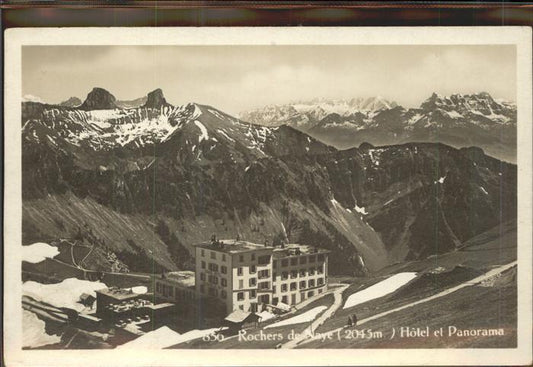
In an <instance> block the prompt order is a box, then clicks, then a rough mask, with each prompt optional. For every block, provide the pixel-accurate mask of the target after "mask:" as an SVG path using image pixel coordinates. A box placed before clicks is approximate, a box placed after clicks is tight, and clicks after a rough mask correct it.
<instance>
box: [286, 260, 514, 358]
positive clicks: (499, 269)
mask: <svg viewBox="0 0 533 367" xmlns="http://www.w3.org/2000/svg"><path fill="white" fill-rule="evenodd" d="M516 264H517V261H516V260H515V261H513V262H510V263H508V264H505V265H502V266H499V267H497V268H493V269H491V270H489V271H488V272H486V273H485V274H482V275H480V276H478V277H476V278H474V279H470V280H468V281H466V282H464V283H461V284H459V285H457V286H455V287H452V288H448V289H446V290H444V291H442V292H439V293H437V294H434V295H432V296H429V297H427V298H423V299H420V300H418V301H414V302H411V303H408V304H406V305H403V306H400V307H397V308H394V309H392V310H388V311H384V312H381V313H378V314H376V315H373V316H370V317H367V318H366V319H362V320H359V321H358V323H357V326H359V325H362V324H364V323H367V322H369V321H372V320H375V319H379V318H381V317H384V316H387V315H389V314H391V313H394V312H398V311H402V310H404V309H406V308H409V307H413V306H416V305H418V304H421V303H425V302H429V301H432V300H434V299H437V298H440V297H444V296H446V295H448V294H450V293H453V292H456V291H458V290H460V289H463V288H466V287H469V286H472V285H476V284H479V283H481V282H482V281H484V280H487V279H490V278H492V277H493V276H496V275H498V274H500V273H503V272H504V271H506V270H508V269H510V268H512V267H514V266H516ZM335 296H337V295H335ZM340 296H341V297H340V298H341V299H342V294H341V295H340ZM335 299H337V298H335ZM338 307H340V306H338ZM338 307H337V308H338ZM328 311H329V310H328ZM325 315H326V313H324V314H323V315H322V316H325ZM331 315H332V314H331ZM331 315H330V316H329V317H331ZM329 317H327V318H329ZM327 318H323V320H322V322H323V321H325V320H326V319H327ZM316 321H318V319H317V320H316ZM312 326H313V325H311V326H310V327H309V328H311V331H314V330H316V327H318V326H319V325H317V326H316V327H315V328H314V329H313V328H312ZM342 329H344V327H340V328H337V329H334V330H330V331H327V332H324V333H323V334H330V333H331V334H335V333H337V332H339V331H340V330H342ZM305 331H307V329H306V330H305ZM308 335H309V334H308V333H306V332H304V333H302V336H301V337H300V338H299V339H295V340H294V342H288V343H285V344H284V345H283V346H282V348H294V347H296V346H299V345H303V344H307V343H309V342H311V341H313V340H314V339H312V338H309V337H308Z"/></svg>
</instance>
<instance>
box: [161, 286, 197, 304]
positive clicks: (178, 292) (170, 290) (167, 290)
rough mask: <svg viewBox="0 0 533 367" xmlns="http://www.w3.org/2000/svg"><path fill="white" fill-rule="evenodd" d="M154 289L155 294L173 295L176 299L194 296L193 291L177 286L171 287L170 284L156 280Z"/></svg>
mask: <svg viewBox="0 0 533 367" xmlns="http://www.w3.org/2000/svg"><path fill="white" fill-rule="evenodd" d="M155 291H156V294H157V295H161V296H163V297H167V298H169V297H174V296H175V298H176V300H178V299H180V298H181V299H191V298H194V293H193V292H189V291H187V290H185V289H182V288H179V287H173V286H171V285H166V284H162V283H158V282H156V284H155Z"/></svg>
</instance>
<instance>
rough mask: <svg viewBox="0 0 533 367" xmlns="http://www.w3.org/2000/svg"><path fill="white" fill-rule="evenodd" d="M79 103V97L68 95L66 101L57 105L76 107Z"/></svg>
mask: <svg viewBox="0 0 533 367" xmlns="http://www.w3.org/2000/svg"><path fill="white" fill-rule="evenodd" d="M81 104H82V102H81V99H79V98H78V97H70V98H69V99H67V100H66V101H63V102H61V103H60V104H59V105H60V106H61V107H78V106H80V105H81Z"/></svg>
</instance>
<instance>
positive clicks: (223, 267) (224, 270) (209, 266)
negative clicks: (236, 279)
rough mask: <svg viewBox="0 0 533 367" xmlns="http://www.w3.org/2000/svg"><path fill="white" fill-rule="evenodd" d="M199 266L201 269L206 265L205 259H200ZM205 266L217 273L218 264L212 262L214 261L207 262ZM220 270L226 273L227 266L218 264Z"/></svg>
mask: <svg viewBox="0 0 533 367" xmlns="http://www.w3.org/2000/svg"><path fill="white" fill-rule="evenodd" d="M200 267H201V268H202V269H205V267H206V263H205V261H203V260H202V262H201V263H200ZM207 268H208V269H209V270H210V271H214V272H217V273H218V264H214V263H208V264H207ZM220 272H221V273H222V274H227V273H228V267H227V266H225V265H221V266H220Z"/></svg>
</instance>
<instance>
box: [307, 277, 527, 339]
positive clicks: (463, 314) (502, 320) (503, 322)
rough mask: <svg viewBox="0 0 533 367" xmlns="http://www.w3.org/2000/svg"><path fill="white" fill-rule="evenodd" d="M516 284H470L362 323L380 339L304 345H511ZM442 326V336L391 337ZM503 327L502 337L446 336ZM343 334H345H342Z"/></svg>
mask: <svg viewBox="0 0 533 367" xmlns="http://www.w3.org/2000/svg"><path fill="white" fill-rule="evenodd" d="M516 307H517V298H516V283H515V282H514V281H510V282H509V283H507V284H503V285H499V286H494V287H481V286H473V287H467V288H464V289H461V290H459V291H457V292H455V293H451V294H450V295H447V296H445V297H443V298H439V299H436V300H433V301H430V302H427V303H423V304H420V305H418V306H415V307H413V308H407V309H405V310H402V311H399V312H395V313H392V314H390V315H387V316H385V317H383V318H379V319H376V320H373V321H369V322H367V323H365V324H364V325H361V326H360V327H359V328H358V329H359V330H366V329H371V330H372V331H381V332H382V333H383V338H381V339H351V340H347V339H342V340H341V341H340V342H339V341H338V340H336V339H334V340H332V341H325V342H321V341H313V342H310V343H308V344H305V345H304V346H303V347H304V348H437V347H447V348H494V347H497V348H511V347H515V346H516ZM402 326H407V327H410V328H417V327H418V328H425V327H427V326H429V328H430V330H436V329H439V328H441V327H443V328H444V329H445V333H444V334H445V335H444V337H434V336H432V337H429V338H399V337H398V334H396V336H395V337H394V338H393V339H392V340H391V339H390V337H391V335H392V328H393V327H395V328H396V329H397V330H396V332H397V333H398V331H399V330H398V328H399V327H402ZM449 326H456V327H457V328H458V329H476V328H503V329H504V332H505V335H504V336H491V337H456V336H455V337H454V336H452V337H449V336H448V335H447V328H448V327H449ZM342 335H345V334H344V333H343V334H342Z"/></svg>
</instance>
